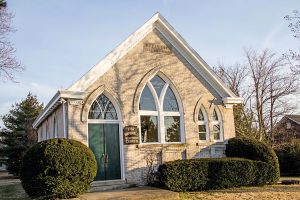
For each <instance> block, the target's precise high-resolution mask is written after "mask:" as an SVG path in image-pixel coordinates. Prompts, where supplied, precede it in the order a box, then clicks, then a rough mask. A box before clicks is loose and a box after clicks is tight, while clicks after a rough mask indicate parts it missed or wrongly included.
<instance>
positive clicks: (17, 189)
mask: <svg viewBox="0 0 300 200" xmlns="http://www.w3.org/2000/svg"><path fill="white" fill-rule="evenodd" d="M9 199H12V200H28V199H30V198H29V197H28V196H27V194H26V193H25V191H24V190H23V188H22V185H21V183H15V184H9V185H0V200H9Z"/></svg>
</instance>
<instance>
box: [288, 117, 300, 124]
mask: <svg viewBox="0 0 300 200" xmlns="http://www.w3.org/2000/svg"><path fill="white" fill-rule="evenodd" d="M285 117H286V118H288V119H290V120H292V121H293V122H295V123H297V124H299V125H300V115H286V116H285Z"/></svg>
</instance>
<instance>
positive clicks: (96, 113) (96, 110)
mask: <svg viewBox="0 0 300 200" xmlns="http://www.w3.org/2000/svg"><path fill="white" fill-rule="evenodd" d="M88 118H89V119H100V120H101V119H105V120H117V119H118V115H117V112H116V109H115V107H114V105H113V104H112V102H111V101H110V100H109V99H108V98H107V97H106V96H105V95H104V94H101V95H100V96H98V97H97V98H96V100H95V101H94V102H93V104H92V106H91V108H90V111H89V116H88Z"/></svg>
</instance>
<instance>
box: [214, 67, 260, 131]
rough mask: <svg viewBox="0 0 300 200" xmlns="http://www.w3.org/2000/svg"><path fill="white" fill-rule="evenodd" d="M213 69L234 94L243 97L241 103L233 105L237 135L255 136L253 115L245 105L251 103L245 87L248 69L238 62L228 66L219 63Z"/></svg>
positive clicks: (249, 94)
mask: <svg viewBox="0 0 300 200" xmlns="http://www.w3.org/2000/svg"><path fill="white" fill-rule="evenodd" d="M214 71H215V73H216V74H217V75H218V76H219V78H221V79H222V80H223V81H224V83H225V84H226V85H227V86H228V87H229V88H230V89H231V91H233V92H234V93H235V95H237V96H241V97H243V98H244V102H243V103H242V104H238V105H234V107H233V114H234V124H235V131H236V134H237V136H249V137H256V135H255V133H256V131H255V129H254V128H253V126H252V122H253V118H254V115H253V113H252V110H251V109H249V108H248V107H247V105H251V101H250V100H251V98H250V97H251V93H249V91H248V89H247V88H246V87H245V83H246V82H247V78H248V77H247V75H248V73H249V69H248V68H247V66H246V65H241V64H239V63H237V64H235V65H233V66H229V67H225V66H224V64H220V63H219V64H218V66H217V67H214Z"/></svg>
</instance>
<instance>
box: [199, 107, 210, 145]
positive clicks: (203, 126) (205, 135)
mask: <svg viewBox="0 0 300 200" xmlns="http://www.w3.org/2000/svg"><path fill="white" fill-rule="evenodd" d="M198 130H199V140H201V141H203V142H204V141H209V132H208V122H207V115H206V112H205V109H204V108H203V107H201V108H200V110H199V113H198Z"/></svg>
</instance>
